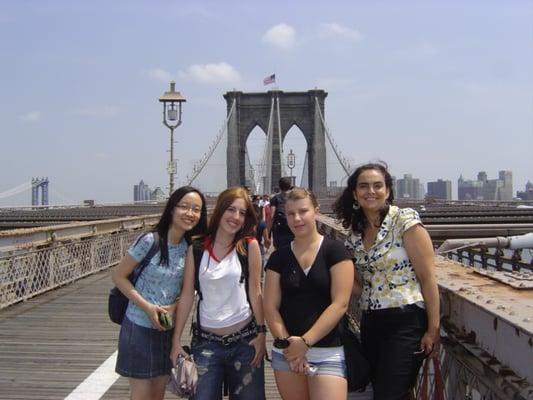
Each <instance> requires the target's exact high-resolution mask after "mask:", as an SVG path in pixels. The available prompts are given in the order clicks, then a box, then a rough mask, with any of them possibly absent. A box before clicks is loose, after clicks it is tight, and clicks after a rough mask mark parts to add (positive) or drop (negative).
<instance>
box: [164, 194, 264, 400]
mask: <svg viewBox="0 0 533 400" xmlns="http://www.w3.org/2000/svg"><path fill="white" fill-rule="evenodd" d="M256 223H257V219H256V216H255V212H254V209H253V206H252V203H251V202H250V199H249V196H248V193H247V192H246V191H245V190H244V189H243V188H241V187H233V188H229V189H226V190H225V191H224V192H222V193H221V194H220V195H219V196H218V199H217V203H216V205H215V208H214V210H213V215H212V216H211V219H210V223H209V227H208V233H207V236H206V238H205V239H204V240H203V243H202V244H201V246H203V249H201V250H200V251H201V254H202V256H201V261H200V262H199V266H198V271H197V272H196V271H195V268H196V267H195V260H194V255H195V253H196V254H198V252H197V251H195V250H194V247H193V246H191V247H190V248H189V250H188V252H187V256H186V260H185V276H184V281H183V289H182V292H181V297H180V302H179V305H178V310H177V316H176V329H175V331H174V337H173V343H172V350H171V354H170V357H171V360H172V362H173V363H175V362H176V358H177V356H178V355H179V354H185V352H184V350H183V348H182V343H181V335H182V332H183V328H184V326H185V322H186V320H187V318H188V316H189V314H190V311H191V308H192V305H193V298H194V290H195V281H196V276H197V277H198V278H197V279H198V280H197V282H196V283H197V284H199V299H200V300H199V305H198V310H197V321H196V323H195V324H194V329H193V340H192V343H191V347H192V353H193V356H194V360H195V362H196V366H197V368H198V385H197V391H196V394H195V396H194V397H193V398H194V399H200V400H204V399H205V400H213V399H221V398H222V386H223V385H222V383H223V380H224V378H226V379H227V383H228V387H229V398H230V399H254V400H256V399H259V400H261V399H264V398H265V387H264V369H263V368H264V366H263V358H264V356H265V350H266V345H265V332H266V329H265V325H264V319H263V306H262V293H261V284H260V276H261V253H260V250H259V244H258V243H257V241H256V240H255V238H254V236H255V235H254V232H255V230H254V229H255V225H256ZM195 246H196V245H195ZM202 250H203V251H202ZM196 261H197V263H198V260H196ZM243 264H244V265H243ZM246 264H247V265H246ZM195 273H197V275H195ZM246 278H247V279H246Z"/></svg>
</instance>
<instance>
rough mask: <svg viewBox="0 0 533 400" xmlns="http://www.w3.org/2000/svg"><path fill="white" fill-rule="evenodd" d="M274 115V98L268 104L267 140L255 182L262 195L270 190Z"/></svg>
mask: <svg viewBox="0 0 533 400" xmlns="http://www.w3.org/2000/svg"><path fill="white" fill-rule="evenodd" d="M273 114H274V97H272V100H271V102H270V114H269V117H268V127H267V140H266V144H265V151H264V153H263V158H262V160H261V163H260V167H261V168H260V170H259V171H258V173H259V174H260V176H259V179H256V182H259V185H261V184H262V185H263V187H262V193H270V191H271V190H272V139H273V134H272V119H273V118H272V117H273Z"/></svg>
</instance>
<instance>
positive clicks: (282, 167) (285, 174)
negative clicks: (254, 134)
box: [276, 95, 287, 176]
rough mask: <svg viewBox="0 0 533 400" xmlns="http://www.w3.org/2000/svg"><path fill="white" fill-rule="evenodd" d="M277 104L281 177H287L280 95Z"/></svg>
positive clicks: (277, 97) (277, 96)
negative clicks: (282, 137) (282, 139)
mask: <svg viewBox="0 0 533 400" xmlns="http://www.w3.org/2000/svg"><path fill="white" fill-rule="evenodd" d="M276 104H277V111H278V141H279V172H280V175H281V176H287V171H286V169H285V163H284V162H283V161H284V159H283V142H282V141H281V115H280V112H279V95H276Z"/></svg>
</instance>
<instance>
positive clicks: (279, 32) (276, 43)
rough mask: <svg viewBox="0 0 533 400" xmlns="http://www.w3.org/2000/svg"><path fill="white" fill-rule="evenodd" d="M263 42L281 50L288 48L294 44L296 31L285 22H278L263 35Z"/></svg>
mask: <svg viewBox="0 0 533 400" xmlns="http://www.w3.org/2000/svg"><path fill="white" fill-rule="evenodd" d="M263 42H264V43H266V44H269V45H271V46H273V47H277V48H279V49H281V50H289V49H291V48H293V47H294V46H295V45H296V31H295V30H294V28H293V27H292V26H290V25H287V24H278V25H275V26H273V27H272V28H270V29H269V30H268V31H266V33H265V34H264V35H263Z"/></svg>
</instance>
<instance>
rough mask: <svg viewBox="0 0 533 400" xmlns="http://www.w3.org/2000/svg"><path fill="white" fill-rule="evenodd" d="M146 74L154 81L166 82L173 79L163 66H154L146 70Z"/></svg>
mask: <svg viewBox="0 0 533 400" xmlns="http://www.w3.org/2000/svg"><path fill="white" fill-rule="evenodd" d="M148 76H149V77H150V78H152V79H154V80H156V81H161V82H168V81H171V80H173V79H174V78H173V77H172V74H171V73H170V72H168V71H165V70H164V69H163V68H154V69H151V70H150V71H148Z"/></svg>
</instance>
